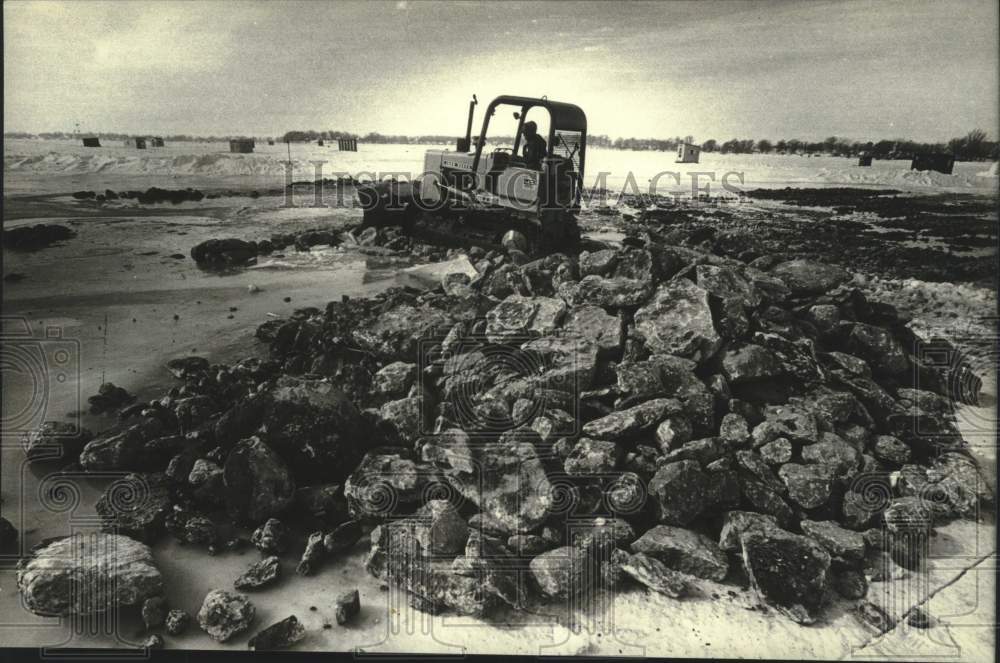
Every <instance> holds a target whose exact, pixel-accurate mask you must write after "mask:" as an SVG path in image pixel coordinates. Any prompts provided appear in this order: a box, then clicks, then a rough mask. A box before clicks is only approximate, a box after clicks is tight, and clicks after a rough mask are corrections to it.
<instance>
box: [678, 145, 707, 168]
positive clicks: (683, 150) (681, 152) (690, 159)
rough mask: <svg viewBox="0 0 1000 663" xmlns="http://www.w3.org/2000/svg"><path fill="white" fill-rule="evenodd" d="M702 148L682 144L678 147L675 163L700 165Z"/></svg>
mask: <svg viewBox="0 0 1000 663" xmlns="http://www.w3.org/2000/svg"><path fill="white" fill-rule="evenodd" d="M700 154H701V148H700V147H698V146H697V145H692V144H691V143H681V144H680V145H678V146H677V161H676V162H675V163H698V156H699V155H700Z"/></svg>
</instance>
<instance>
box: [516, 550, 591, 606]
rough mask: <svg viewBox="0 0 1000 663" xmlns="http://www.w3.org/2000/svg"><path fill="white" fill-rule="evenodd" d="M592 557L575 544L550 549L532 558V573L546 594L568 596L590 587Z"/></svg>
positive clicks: (530, 565)
mask: <svg viewBox="0 0 1000 663" xmlns="http://www.w3.org/2000/svg"><path fill="white" fill-rule="evenodd" d="M590 564H591V561H590V557H589V556H588V555H587V553H586V552H585V551H584V550H581V549H579V548H576V547H574V546H562V547H560V548H556V549H554V550H549V551H548V552H544V553H542V554H541V555H539V556H537V557H535V558H534V559H532V560H531V563H530V564H529V568H530V569H531V575H532V577H533V578H534V580H535V582H536V583H537V584H538V587H539V588H540V589H541V590H542V593H543V594H545V595H546V596H551V597H560V598H567V597H569V596H571V595H574V594H579V593H583V592H586V591H587V589H588V579H589V578H590V574H589V573H588V566H589V565H590Z"/></svg>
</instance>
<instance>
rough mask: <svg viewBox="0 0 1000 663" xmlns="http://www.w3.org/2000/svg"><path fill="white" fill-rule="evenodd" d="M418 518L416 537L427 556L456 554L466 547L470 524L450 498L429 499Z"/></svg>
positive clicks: (420, 510)
mask: <svg viewBox="0 0 1000 663" xmlns="http://www.w3.org/2000/svg"><path fill="white" fill-rule="evenodd" d="M416 518H417V520H418V522H419V523H420V525H419V526H417V528H416V530H415V532H416V539H417V541H418V543H419V544H420V546H421V548H422V549H423V551H424V555H425V556H427V557H435V556H445V555H452V556H454V555H457V554H459V553H461V552H462V551H463V550H464V549H465V544H466V542H467V541H468V539H469V526H468V524H467V523H466V522H465V519H464V518H462V516H460V515H458V511H457V510H456V509H455V507H454V506H453V505H452V504H451V503H450V502H448V500H428V501H427V502H426V503H425V504H424V505H423V506H422V507H420V509H419V510H417V513H416Z"/></svg>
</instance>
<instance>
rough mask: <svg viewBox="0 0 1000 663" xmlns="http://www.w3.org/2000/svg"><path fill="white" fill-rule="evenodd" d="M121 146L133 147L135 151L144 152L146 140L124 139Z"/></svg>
mask: <svg viewBox="0 0 1000 663" xmlns="http://www.w3.org/2000/svg"><path fill="white" fill-rule="evenodd" d="M122 144H123V145H124V146H125V147H134V148H135V149H137V150H144V149H146V139H145V138H138V137H135V138H126V139H125V140H124V141H122Z"/></svg>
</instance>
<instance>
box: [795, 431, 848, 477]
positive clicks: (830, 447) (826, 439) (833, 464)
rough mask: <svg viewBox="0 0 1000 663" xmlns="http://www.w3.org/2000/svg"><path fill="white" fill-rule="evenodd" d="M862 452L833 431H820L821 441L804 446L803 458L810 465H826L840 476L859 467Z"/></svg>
mask: <svg viewBox="0 0 1000 663" xmlns="http://www.w3.org/2000/svg"><path fill="white" fill-rule="evenodd" d="M860 457H861V454H859V453H858V451H857V449H855V448H854V447H852V446H851V445H850V444H848V443H847V442H846V441H844V440H843V439H842V438H840V437H839V436H837V435H834V434H833V433H820V441H819V442H816V443H815V444H810V445H807V446H805V447H803V448H802V460H803V461H804V462H805V463H807V464H810V465H825V466H827V467H829V468H831V469H832V470H833V472H834V473H835V474H837V475H839V476H844V475H846V474H850V473H851V472H852V471H853V470H855V469H857V467H858V463H859V461H860Z"/></svg>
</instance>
